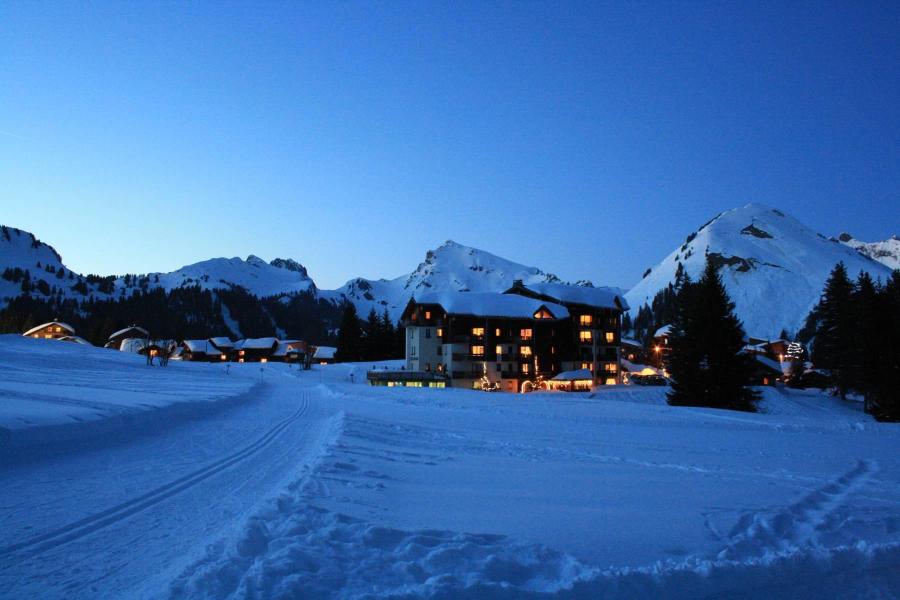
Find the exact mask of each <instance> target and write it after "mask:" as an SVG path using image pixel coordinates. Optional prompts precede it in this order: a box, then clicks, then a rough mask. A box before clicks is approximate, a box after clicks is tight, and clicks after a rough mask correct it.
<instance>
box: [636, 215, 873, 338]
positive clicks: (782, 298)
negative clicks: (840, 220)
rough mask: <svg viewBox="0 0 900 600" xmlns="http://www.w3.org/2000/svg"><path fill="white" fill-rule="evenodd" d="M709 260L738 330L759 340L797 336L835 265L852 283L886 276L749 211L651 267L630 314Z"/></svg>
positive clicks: (794, 224) (800, 230) (785, 219)
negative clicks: (864, 276) (864, 274)
mask: <svg viewBox="0 0 900 600" xmlns="http://www.w3.org/2000/svg"><path fill="white" fill-rule="evenodd" d="M707 255H709V257H710V258H711V259H712V260H713V261H714V262H715V263H716V264H718V265H720V266H721V269H720V271H719V273H720V274H721V276H722V280H723V281H724V283H725V287H726V289H727V290H728V293H729V295H730V296H731V298H732V300H733V301H734V303H735V305H736V310H737V313H738V316H739V317H740V318H741V320H742V321H743V322H744V329H745V330H746V332H747V333H748V334H750V335H754V336H759V337H769V338H775V337H778V335H779V334H780V332H781V331H782V329H786V330H787V331H788V332H791V333H793V332H796V331H797V330H799V329H800V328H801V327H802V326H803V323H804V321H805V319H806V316H807V315H808V314H809V312H810V310H811V309H812V308H813V306H815V304H816V302H818V300H819V296H820V295H821V292H822V288H823V286H824V284H825V280H826V279H827V278H828V274H829V273H830V272H831V270H832V269H833V268H834V266H835V265H836V264H837V263H838V262H840V261H843V262H844V264H845V265H846V266H847V270H848V272H849V274H850V276H851V277H853V278H856V277H857V276H858V275H859V273H860V272H861V271H868V272H869V273H871V274H872V275H873V276H874V277H880V278H882V279H885V278H887V277H888V276H889V275H890V269H888V268H887V267H885V266H884V265H883V264H881V263H879V262H876V261H874V260H872V259H870V258H868V257H867V256H865V255H863V254H860V253H859V252H857V251H856V250H854V249H853V248H850V247H848V246H845V245H843V244H841V243H838V242H837V241H835V240H829V239H827V238H826V237H824V236H822V235H821V234H818V233H816V232H815V231H813V230H811V229H810V228H808V227H806V226H805V225H803V224H802V223H800V222H799V221H798V220H796V219H794V218H793V217H790V216H788V215H786V214H785V213H783V212H781V211H779V210H777V209H774V208H769V207H768V206H763V205H761V204H748V205H746V206H744V207H742V208H736V209H733V210H729V211H727V212H724V213H722V214H720V215H719V216H717V217H716V218H714V219H713V220H711V221H710V222H709V223H707V224H706V225H704V226H703V227H701V228H700V229H699V231H697V232H695V233H692V234H691V235H689V236H688V238H687V240H686V241H685V243H684V244H683V245H682V246H681V247H679V248H677V249H676V250H675V251H674V252H672V253H671V254H669V256H667V257H666V258H665V259H664V260H663V261H662V262H661V263H659V264H658V265H656V266H655V267H653V269H651V270H650V272H649V273H648V274H647V275H646V276H645V277H644V278H643V279H642V280H641V281H640V283H638V284H637V285H636V286H634V287H633V288H632V289H631V291H629V292H628V293H627V294H626V296H625V297H626V299H627V300H628V303H629V304H630V305H631V310H632V311H633V312H637V310H638V309H639V308H640V307H641V306H643V305H644V304H647V303H650V302H651V301H652V300H653V296H654V295H656V293H657V292H658V291H659V290H661V289H663V288H664V287H665V286H667V285H668V284H669V283H671V282H672V281H674V279H675V273H676V270H677V268H678V265H679V264H681V265H683V266H684V269H685V270H686V272H687V273H688V275H690V276H691V277H692V278H695V279H696V278H697V277H698V276H699V275H700V273H701V271H702V270H703V266H704V263H705V261H706V256H707Z"/></svg>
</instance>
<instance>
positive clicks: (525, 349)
mask: <svg viewBox="0 0 900 600" xmlns="http://www.w3.org/2000/svg"><path fill="white" fill-rule="evenodd" d="M519 354H521V355H522V356H531V346H519Z"/></svg>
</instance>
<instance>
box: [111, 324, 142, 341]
mask: <svg viewBox="0 0 900 600" xmlns="http://www.w3.org/2000/svg"><path fill="white" fill-rule="evenodd" d="M131 330H134V331H140V332H141V333H143V334H144V337H149V335H150V332H149V331H147V330H146V329H144V328H143V327H138V326H137V325H132V326H130V327H126V328H124V329H120V330H118V331H116V332H114V333H111V334H110V335H109V337H108V338H107V339H109V340H111V339H113V338H114V337H118V336H120V335H122V334H123V333H128V332H129V331H131ZM128 337H136V336H133V335H131V336H128Z"/></svg>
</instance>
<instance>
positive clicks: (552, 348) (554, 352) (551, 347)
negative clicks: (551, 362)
mask: <svg viewBox="0 0 900 600" xmlns="http://www.w3.org/2000/svg"><path fill="white" fill-rule="evenodd" d="M550 354H556V346H550Z"/></svg>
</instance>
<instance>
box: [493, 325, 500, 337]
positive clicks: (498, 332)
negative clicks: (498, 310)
mask: <svg viewBox="0 0 900 600" xmlns="http://www.w3.org/2000/svg"><path fill="white" fill-rule="evenodd" d="M494 335H495V336H496V337H500V328H499V327H498V328H497V329H495V330H494Z"/></svg>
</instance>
